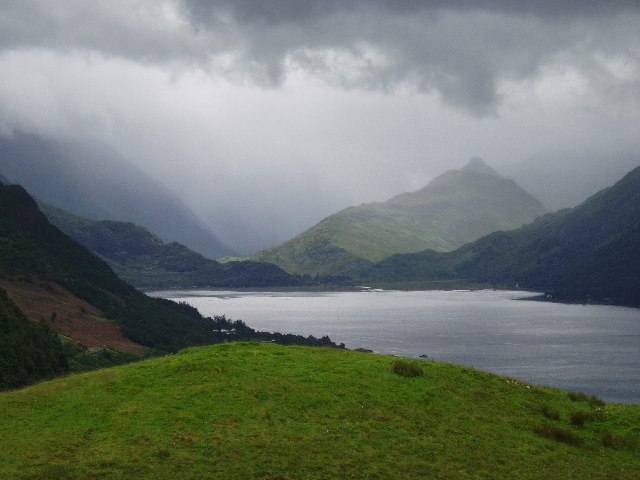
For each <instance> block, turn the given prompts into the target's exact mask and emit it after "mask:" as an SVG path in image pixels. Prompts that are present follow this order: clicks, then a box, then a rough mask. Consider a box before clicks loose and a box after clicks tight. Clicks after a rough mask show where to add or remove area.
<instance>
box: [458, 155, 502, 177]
mask: <svg viewBox="0 0 640 480" xmlns="http://www.w3.org/2000/svg"><path fill="white" fill-rule="evenodd" d="M460 171H461V172H472V173H483V174H485V175H493V176H494V177H499V176H500V175H499V174H498V172H496V171H495V170H494V169H493V168H491V167H490V166H489V165H487V164H486V163H485V162H484V160H482V159H481V158H480V157H473V158H472V159H471V160H469V163H467V164H466V165H465V166H464V167H462V168H461V169H460Z"/></svg>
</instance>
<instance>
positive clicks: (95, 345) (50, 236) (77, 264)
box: [0, 185, 333, 366]
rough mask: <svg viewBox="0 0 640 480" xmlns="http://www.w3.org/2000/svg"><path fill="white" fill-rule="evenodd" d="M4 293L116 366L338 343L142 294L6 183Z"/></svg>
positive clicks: (0, 272)
mask: <svg viewBox="0 0 640 480" xmlns="http://www.w3.org/2000/svg"><path fill="white" fill-rule="evenodd" d="M0 288H2V289H4V290H5V291H6V292H7V296H8V298H9V299H10V300H11V301H12V302H14V303H15V304H16V305H17V306H18V307H19V309H20V310H21V311H22V312H23V313H24V314H25V315H26V316H27V317H29V318H30V319H31V320H34V321H42V322H45V323H46V324H47V325H48V326H49V327H50V328H51V329H52V330H54V331H55V332H56V333H58V334H60V335H61V336H63V338H65V339H69V340H71V341H72V342H74V344H78V345H79V346H80V347H81V348H80V350H81V353H89V354H91V352H92V351H93V352H94V353H96V354H97V353H99V352H104V354H103V355H99V356H100V357H101V358H102V359H103V360H105V359H106V360H113V362H111V363H122V361H130V360H131V359H133V358H135V356H136V355H142V354H145V353H154V352H172V351H175V350H178V349H180V348H183V347H186V346H192V345H202V344H209V343H216V342H222V341H227V340H233V339H261V340H265V341H278V342H282V343H299V344H312V345H333V344H332V343H331V341H330V340H329V339H328V338H322V339H315V338H312V337H309V338H303V337H299V336H294V335H281V334H277V333H273V334H271V333H264V332H256V331H254V330H253V329H251V328H250V327H247V326H246V325H244V324H243V323H242V322H239V321H236V322H231V321H230V320H227V319H226V318H224V316H221V317H214V318H213V319H211V318H203V317H202V316H201V315H200V314H199V313H198V311H197V310H196V309H194V308H192V307H190V306H188V305H186V304H178V303H174V302H171V301H168V300H162V299H156V298H151V297H148V296H146V295H144V294H143V293H141V292H139V291H138V290H136V289H135V288H133V287H132V286H130V285H129V284H127V283H126V282H124V281H123V280H121V279H120V278H119V277H118V276H116V274H115V273H114V272H113V271H112V270H111V269H110V268H109V266H108V265H107V263H106V262H104V261H102V260H100V259H98V258H97V257H95V256H94V255H93V254H91V253H90V252H89V250H87V249H86V248H84V247H82V246H80V245H78V244H77V243H76V242H74V241H73V240H72V239H70V238H69V237H67V236H66V235H65V234H63V233H62V232H61V231H60V230H58V229H57V228H55V227H54V226H53V225H51V224H50V223H49V222H48V220H47V219H46V217H45V216H44V214H43V213H42V212H41V211H40V210H39V209H38V207H37V205H36V203H35V201H34V200H33V199H32V198H31V197H30V196H29V194H28V193H27V192H26V191H25V190H24V189H23V188H22V187H20V186H18V185H0ZM87 350H88V352H87ZM113 352H116V353H115V354H114V353H113ZM118 352H121V353H123V354H127V355H124V356H122V355H119V354H118ZM70 355H72V356H73V355H74V352H71V353H70ZM94 356H95V355H94ZM85 360H87V359H83V360H82V361H83V362H84V361H85ZM98 360H99V359H98ZM91 361H92V362H93V363H94V364H95V366H100V365H101V362H100V361H97V360H96V359H95V358H92V359H91ZM107 363H108V362H107Z"/></svg>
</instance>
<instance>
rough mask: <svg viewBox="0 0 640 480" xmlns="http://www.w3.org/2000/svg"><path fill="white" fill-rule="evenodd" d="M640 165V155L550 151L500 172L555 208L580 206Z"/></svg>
mask: <svg viewBox="0 0 640 480" xmlns="http://www.w3.org/2000/svg"><path fill="white" fill-rule="evenodd" d="M637 166H640V155H638V154H635V153H634V154H630V153H620V154H615V155H611V154H608V153H597V152H596V153H594V152H592V151H589V152H582V151H578V150H574V151H546V152H542V153H539V154H537V155H534V156H533V157H531V158H529V159H527V160H524V161H522V162H519V163H516V164H513V165H507V166H504V167H501V168H500V173H502V174H503V175H505V176H507V177H510V178H513V179H514V180H515V181H516V182H518V184H519V185H522V187H523V188H524V189H525V190H527V191H528V192H530V193H531V194H532V195H534V196H535V197H536V198H539V199H540V200H541V201H542V203H543V204H544V205H545V207H547V208H548V209H549V210H551V211H557V210H560V209H562V208H571V207H575V206H577V205H579V204H580V203H582V202H584V201H585V200H586V199H587V198H589V197H590V196H591V195H593V194H594V193H596V192H598V191H600V190H602V189H603V188H606V187H608V186H610V185H612V184H613V183H615V182H616V181H617V180H619V179H620V178H621V177H622V176H623V175H624V174H625V173H627V172H629V171H630V170H631V169H633V168H635V167H637Z"/></svg>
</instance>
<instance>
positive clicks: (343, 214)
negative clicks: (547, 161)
mask: <svg viewBox="0 0 640 480" xmlns="http://www.w3.org/2000/svg"><path fill="white" fill-rule="evenodd" d="M543 213H545V209H544V207H543V206H542V205H541V204H540V202H538V201H537V200H536V199H535V198H533V197H532V196H531V195H529V194H528V193H527V192H525V191H524V190H523V189H522V188H520V187H519V186H518V185H517V184H516V183H515V182H514V181H513V180H509V179H506V178H503V177H501V176H499V175H498V174H497V173H496V172H495V171H494V170H493V169H491V168H490V167H488V166H487V165H486V164H485V163H484V162H483V161H482V160H481V159H478V158H474V159H472V160H471V161H470V162H469V164H468V165H466V166H465V167H464V168H462V169H461V170H457V171H453V170H451V171H448V172H446V173H444V174H443V175H441V176H439V177H437V178H435V179H434V180H433V181H431V182H430V183H429V184H428V185H427V186H426V187H424V188H423V189H421V190H418V191H416V192H413V193H403V194H401V195H398V196H396V197H393V198H392V199H390V200H388V201H386V202H377V203H369V204H364V205H360V206H358V207H350V208H347V209H345V210H342V211H340V212H338V213H335V214H333V215H331V216H329V217H327V218H325V219H324V220H322V221H321V222H320V223H318V224H317V225H315V226H314V227H312V228H310V229H309V230H307V231H305V232H303V233H302V234H300V235H298V236H297V237H295V238H293V239H291V240H289V241H287V242H285V243H283V244H282V245H279V246H276V247H274V248H270V249H267V250H263V251H262V252H259V253H257V254H256V255H255V256H254V257H253V259H255V260H260V261H265V262H271V263H275V264H276V265H279V266H280V267H282V268H283V269H284V270H286V271H287V272H289V273H298V274H300V273H306V274H353V273H354V272H356V271H358V270H359V269H362V268H365V267H366V266H367V265H369V264H370V263H371V262H377V261H380V260H382V259H384V258H386V257H388V256H390V255H393V254H397V253H409V252H418V251H421V250H424V249H427V248H429V249H433V250H437V251H449V250H453V249H455V248H457V247H460V246H462V245H464V244H465V243H467V242H470V241H472V240H476V239H478V238H480V237H482V236H483V235H486V234H488V233H490V232H493V231H496V230H507V229H512V228H515V227H519V226H521V225H523V224H524V223H528V222H530V221H531V220H533V219H534V218H536V217H537V216H538V215H542V214H543Z"/></svg>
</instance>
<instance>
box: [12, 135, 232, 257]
mask: <svg viewBox="0 0 640 480" xmlns="http://www.w3.org/2000/svg"><path fill="white" fill-rule="evenodd" d="M0 173H1V174H2V175H4V176H5V177H6V178H8V179H9V180H10V181H11V182H13V183H17V184H20V185H23V186H24V187H25V188H26V189H27V190H28V191H29V192H30V193H31V194H32V195H34V196H35V197H37V198H38V199H40V200H41V201H43V202H46V203H49V204H52V205H56V206H58V207H60V208H63V209H65V210H68V211H70V212H73V213H75V214H78V215H81V216H83V217H86V218H89V219H92V220H119V221H129V222H133V223H136V224H138V225H142V226H144V227H146V228H148V229H149V230H151V231H152V232H155V233H156V234H157V235H159V236H160V238H162V239H163V240H164V241H167V242H173V241H177V242H180V243H182V244H184V245H187V246H188V247H190V248H191V249H193V250H195V251H197V252H198V253H201V254H202V255H204V256H206V257H209V258H220V257H223V256H227V255H232V254H233V250H232V249H231V248H229V247H227V246H226V245H223V243H222V242H221V241H220V239H219V238H218V237H217V236H216V235H215V234H214V233H213V232H212V231H211V230H210V229H209V228H208V227H207V226H206V225H205V224H204V223H203V222H202V221H201V220H200V219H198V218H197V217H196V215H195V214H194V213H193V212H192V211H191V210H190V209H189V208H188V207H187V206H186V205H185V204H184V203H183V202H182V201H181V200H180V199H179V198H178V197H177V196H176V195H175V194H173V193H172V192H171V191H169V190H168V189H167V188H166V187H165V186H164V185H162V184H160V183H159V182H157V181H156V180H154V179H152V178H151V177H149V176H148V175H146V174H145V173H143V172H142V171H140V170H139V169H138V168H137V167H135V166H134V165H133V164H132V163H131V162H129V161H128V160H126V159H125V158H123V157H122V156H121V155H120V154H118V153H117V152H116V151H114V150H112V149H111V148H109V147H107V146H106V145H104V144H101V143H97V142H96V143H87V142H74V141H64V142H63V141H59V140H53V139H49V138H45V137H40V136H37V135H27V134H20V133H16V134H14V135H13V136H12V137H4V136H1V135H0Z"/></svg>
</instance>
